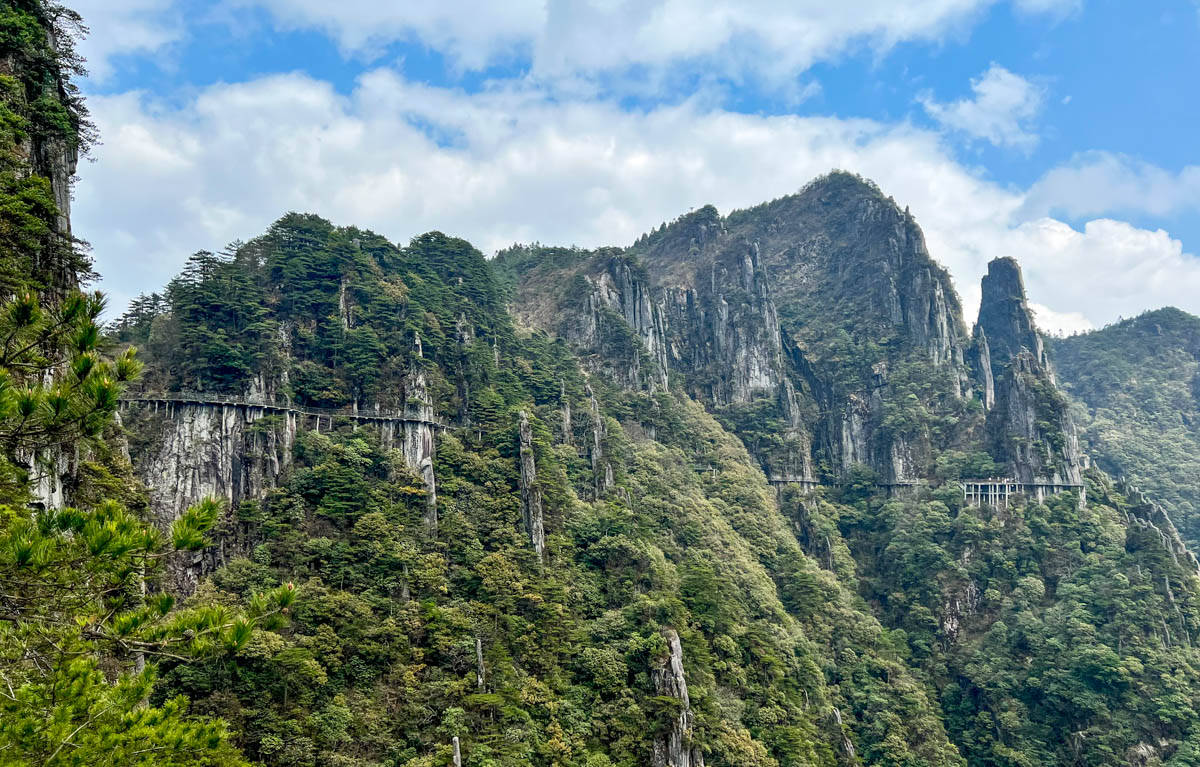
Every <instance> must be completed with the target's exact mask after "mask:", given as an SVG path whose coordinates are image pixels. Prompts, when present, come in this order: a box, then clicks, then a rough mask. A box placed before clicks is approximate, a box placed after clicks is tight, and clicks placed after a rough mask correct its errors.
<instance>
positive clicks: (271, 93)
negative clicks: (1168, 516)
mask: <svg viewBox="0 0 1200 767" xmlns="http://www.w3.org/2000/svg"><path fill="white" fill-rule="evenodd" d="M72 5H73V6H74V7H76V8H77V9H78V10H79V11H80V12H81V13H82V14H84V16H85V18H86V20H87V22H88V24H89V26H90V27H91V35H90V37H89V38H88V40H87V41H86V43H85V44H84V46H83V48H84V53H85V54H86V55H87V56H88V58H89V64H90V68H91V72H92V73H91V76H90V78H89V79H88V81H87V82H85V83H84V84H83V87H84V90H85V92H86V93H87V94H88V95H89V101H90V105H91V109H92V112H93V115H94V118H95V120H96V122H97V123H98V125H99V127H100V130H101V134H102V142H103V144H102V145H101V146H99V147H98V148H97V149H96V150H95V151H94V153H93V157H92V158H91V159H92V162H91V163H85V164H83V165H82V166H81V168H80V180H79V183H78V186H77V189H76V200H75V211H74V222H75V228H76V231H77V233H78V234H79V235H80V236H81V237H83V238H84V239H87V240H89V241H90V242H91V243H92V245H93V248H94V256H95V260H96V263H97V267H98V269H99V270H100V272H101V273H102V275H103V279H102V282H101V285H100V287H101V288H103V289H104V290H105V291H107V292H108V293H109V294H110V296H111V299H112V304H113V306H114V308H115V309H116V310H118V311H119V309H120V308H121V307H123V306H124V304H125V303H126V302H127V301H128V300H129V299H130V298H131V297H133V296H135V295H137V294H138V293H142V292H150V291H153V290H158V289H160V288H161V287H162V286H163V285H164V284H165V283H166V282H167V281H168V280H169V279H170V278H171V277H172V276H173V275H174V274H175V273H176V272H177V271H178V270H179V268H180V266H181V265H182V263H183V262H184V260H185V259H186V258H187V256H188V255H189V254H190V253H192V252H194V251H196V250H200V249H209V250H218V249H220V248H221V247H223V246H224V245H225V244H227V243H229V242H232V241H234V240H238V239H249V238H251V237H253V236H255V235H256V234H259V233H261V232H262V231H263V230H264V229H265V228H266V227H267V226H268V225H269V224H270V223H271V222H272V221H273V220H275V219H276V218H278V217H279V216H280V215H282V214H283V213H285V212H287V211H290V210H298V211H310V212H315V213H320V214H321V215H323V216H325V217H327V218H330V219H332V220H333V221H335V222H336V223H339V224H355V225H358V226H362V227H366V228H371V229H374V230H376V231H378V232H380V233H382V234H384V235H387V236H388V237H390V238H391V239H393V240H395V241H397V242H401V243H403V242H406V241H407V240H408V239H410V238H411V237H413V236H415V235H417V234H420V233H422V232H425V231H428V230H431V229H439V230H442V231H444V232H447V233H451V234H456V235H459V236H463V237H466V238H468V239H470V240H471V241H472V242H474V243H475V244H476V245H477V246H478V247H479V248H480V249H481V250H483V251H484V252H485V253H488V254H490V253H492V252H494V251H495V250H496V249H498V248H500V247H503V246H505V245H508V244H511V243H513V242H529V241H540V242H543V243H554V244H565V245H571V244H574V245H580V246H598V245H622V244H628V243H630V242H632V241H633V240H634V239H635V238H636V237H637V236H638V235H639V234H640V233H642V232H643V231H645V230H647V229H649V228H651V227H653V226H656V225H658V224H659V223H660V222H662V221H666V220H670V219H672V218H674V217H676V216H677V215H679V214H680V213H683V212H686V211H687V210H688V209H690V208H693V207H698V206H700V205H703V204H705V203H712V204H714V205H716V206H717V207H718V208H719V209H721V210H722V211H723V212H728V211H729V210H732V209H736V208H739V207H745V206H749V205H753V204H755V203H758V202H761V201H763V200H768V199H771V198H774V197H778V196H780V195H783V194H787V193H790V192H793V191H796V190H798V189H799V188H800V187H801V186H803V184H804V183H805V182H806V181H808V180H809V179H810V178H812V177H813V176H816V175H818V174H821V173H824V172H826V171H828V170H830V169H832V168H844V169H848V170H853V171H856V172H858V173H861V174H863V175H866V176H868V177H870V178H873V179H875V180H876V181H877V182H878V183H879V184H880V186H881V187H882V188H883V189H884V191H885V192H887V193H888V194H891V195H892V196H894V197H895V199H896V201H897V202H898V203H900V204H901V205H907V206H909V207H910V208H911V209H912V211H913V213H914V215H916V217H917V220H918V221H919V222H920V223H921V225H922V227H923V228H924V230H925V233H926V236H927V239H928V241H929V246H930V250H931V252H932V253H933V255H934V257H935V258H937V259H938V260H939V261H941V262H942V263H943V264H945V265H946V266H947V267H949V268H950V270H951V271H952V273H953V274H954V276H955V278H956V280H957V284H958V289H959V292H960V293H961V295H962V296H963V299H964V301H965V302H966V304H967V306H968V307H969V308H968V312H973V310H974V306H975V305H977V302H978V280H979V277H980V276H981V275H982V273H983V272H984V271H985V265H986V263H987V261H988V260H990V259H991V258H994V257H996V256H1000V255H1006V256H1015V257H1016V258H1018V259H1019V260H1020V261H1021V262H1022V264H1023V265H1024V268H1025V273H1026V283H1027V286H1028V288H1029V292H1030V296H1031V299H1032V300H1033V301H1034V303H1035V304H1036V305H1037V306H1038V311H1039V317H1040V321H1041V323H1042V324H1043V326H1045V327H1047V328H1050V329H1055V330H1060V331H1068V332H1069V331H1074V330H1080V329H1085V328H1088V327H1095V326H1101V325H1104V324H1105V323H1108V322H1112V321H1114V320H1116V319H1117V318H1118V317H1121V316H1125V317H1128V316H1132V315H1135V314H1138V313H1140V312H1141V311H1143V310H1146V309H1151V308H1157V307H1160V306H1164V305H1175V306H1179V307H1181V308H1184V309H1188V310H1190V311H1192V312H1197V313H1200V258H1198V255H1200V157H1198V147H1200V142H1198V141H1197V140H1196V137H1197V135H1200V134H1198V133H1197V127H1196V126H1197V125H1200V99H1198V98H1197V97H1196V96H1197V76H1198V75H1200V5H1198V4H1197V2H1195V0H1139V2H1137V3H1132V2H1125V1H1124V0H1007V1H1001V0H921V2H919V3H917V2H896V0H842V1H841V2H830V0H787V1H786V2H785V1H784V0H776V1H774V2H771V1H768V0H505V2H485V1H483V0H433V1H430V2H426V1H425V0H338V1H336V2H330V0H75V1H74V2H73V3H72Z"/></svg>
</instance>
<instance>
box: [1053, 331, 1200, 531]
mask: <svg viewBox="0 0 1200 767" xmlns="http://www.w3.org/2000/svg"><path fill="white" fill-rule="evenodd" d="M1050 350H1051V352H1052V354H1053V355H1054V358H1055V364H1056V366H1057V369H1058V371H1059V376H1060V379H1061V381H1062V384H1063V388H1064V389H1065V390H1066V391H1067V392H1068V393H1069V394H1070V395H1071V397H1072V398H1074V399H1075V400H1077V401H1078V402H1079V403H1080V405H1081V407H1080V408H1078V409H1077V410H1076V418H1077V419H1078V421H1079V423H1080V425H1081V426H1082V429H1083V436H1084V438H1085V440H1086V442H1087V444H1088V446H1089V449H1090V450H1091V453H1092V457H1093V458H1094V459H1095V460H1096V462H1097V463H1098V464H1099V465H1100V466H1101V467H1102V468H1103V469H1104V470H1105V471H1107V472H1108V473H1109V474H1111V475H1112V476H1125V477H1127V478H1129V480H1130V481H1131V482H1135V483H1137V484H1138V485H1140V486H1141V487H1142V488H1144V489H1145V491H1146V492H1148V493H1149V494H1150V495H1151V496H1152V497H1153V498H1155V499H1156V500H1157V501H1158V502H1160V503H1161V504H1162V505H1163V506H1164V507H1165V508H1166V510H1167V511H1168V512H1169V513H1170V516H1171V517H1172V518H1173V519H1174V520H1175V522H1176V524H1178V525H1179V529H1180V531H1181V532H1182V533H1183V537H1184V539H1185V540H1186V541H1187V543H1188V545H1189V546H1191V547H1193V548H1195V547H1196V546H1197V545H1198V544H1200V318H1198V317H1194V316H1192V315H1190V314H1187V313H1186V312H1182V311H1180V310H1178V309H1173V308H1167V309H1159V310H1158V311H1153V312H1147V313H1145V314H1143V315H1141V316H1139V317H1135V318H1133V319H1130V320H1124V321H1122V322H1118V323H1117V324H1115V325H1110V326H1108V327H1106V328H1103V329H1101V330H1097V331H1093V332H1091V333H1083V334H1080V335H1075V336H1071V337H1069V338H1052V339H1051V340H1050Z"/></svg>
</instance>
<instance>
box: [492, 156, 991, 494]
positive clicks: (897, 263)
mask: <svg viewBox="0 0 1200 767" xmlns="http://www.w3.org/2000/svg"><path fill="white" fill-rule="evenodd" d="M503 260H504V257H503V256H502V257H501V261H503ZM617 264H619V266H616V265H617ZM580 279H582V280H583V281H584V282H585V284H587V285H589V286H592V291H591V292H590V293H589V294H588V297H587V300H586V303H584V302H581V301H580V300H579V297H578V296H576V295H574V294H573V293H572V291H568V290H558V291H554V290H546V286H547V284H551V285H553V284H556V283H557V284H559V285H561V284H564V283H566V282H569V281H570V280H580ZM516 291H517V300H516V301H515V302H514V310H515V311H516V312H517V313H518V315H521V316H523V317H524V318H525V319H526V321H527V322H528V323H529V324H532V325H540V326H542V327H544V328H546V329H547V330H551V331H553V332H557V333H559V334H560V335H562V336H563V337H565V338H568V339H569V340H571V341H572V343H573V344H574V345H575V347H576V348H577V349H578V350H579V351H580V353H581V354H582V355H584V357H585V358H589V357H598V358H601V359H608V360H612V359H613V357H612V355H611V354H605V353H604V349H605V348H606V346H605V343H604V333H603V332H601V329H602V328H603V327H604V323H605V318H606V317H608V318H610V319H612V318H624V320H625V325H626V326H627V327H628V328H629V329H630V330H631V331H632V335H634V336H636V339H631V340H636V341H637V342H638V344H639V345H637V346H636V350H634V351H631V352H630V353H629V354H627V355H626V357H627V358H628V359H630V360H631V363H630V364H629V365H628V366H627V369H626V370H625V371H624V373H623V374H622V375H618V376H617V379H618V380H621V381H623V382H625V383H626V385H634V386H636V385H638V384H639V382H641V381H642V379H644V378H645V374H644V372H643V370H644V368H645V367H646V365H645V364H642V362H641V361H642V360H647V361H649V362H652V363H653V364H654V366H655V367H654V370H655V371H659V370H662V371H664V373H663V375H662V377H659V378H656V379H655V381H656V385H657V386H659V387H660V388H661V387H662V386H663V384H665V383H666V372H665V371H669V375H670V376H672V377H673V379H674V380H676V381H678V383H679V384H680V385H681V386H682V387H683V388H684V390H686V391H688V392H689V393H690V394H692V395H693V396H695V397H697V398H698V399H700V400H701V401H703V402H706V403H708V405H709V407H710V408H711V409H712V410H713V412H714V413H716V414H718V416H719V417H721V418H722V420H723V421H724V422H726V423H728V424H729V425H730V426H731V427H732V428H734V429H735V430H737V431H738V432H739V433H741V434H743V437H744V438H745V439H746V440H747V443H748V444H750V445H751V448H752V450H754V452H755V455H756V456H757V457H758V458H759V460H760V461H761V462H762V463H763V466H764V468H765V470H766V471H767V473H768V474H769V475H770V476H771V477H772V478H774V479H777V480H779V481H801V482H814V481H816V479H817V469H816V467H817V465H818V464H820V465H822V466H823V467H825V468H824V472H825V474H826V478H833V477H837V476H843V475H844V474H845V473H846V472H847V471H848V470H849V468H850V467H851V466H853V465H856V464H866V465H868V466H870V467H872V468H873V469H875V470H876V472H877V473H878V474H879V475H880V477H881V478H882V479H883V480H884V481H885V482H897V481H901V482H902V481H906V480H910V479H914V478H916V477H918V476H920V475H921V474H922V473H923V472H924V471H925V470H926V469H927V464H928V462H929V460H930V456H931V451H932V449H933V447H934V445H933V440H932V437H931V433H930V430H929V428H928V427H927V426H926V425H916V426H914V427H913V428H909V429H907V430H901V429H896V428H893V427H892V425H891V424H889V423H885V420H886V413H885V409H886V406H887V403H888V402H889V401H891V400H893V399H894V398H896V397H898V396H904V395H906V394H907V392H902V393H897V392H895V391H894V390H893V387H892V386H891V383H892V377H891V375H890V371H891V370H892V369H894V368H895V367H896V366H898V365H899V366H903V365H904V364H906V363H914V364H918V365H925V366H931V367H932V369H933V370H935V371H936V375H937V376H938V377H939V378H940V379H941V380H939V381H938V384H937V388H938V392H937V394H936V395H935V396H936V397H937V398H938V399H939V401H940V403H941V404H939V407H942V408H943V409H947V408H948V409H951V410H953V409H956V408H958V407H960V405H956V404H953V402H952V401H953V400H960V399H962V398H963V397H964V396H965V395H966V388H967V384H968V381H969V374H968V370H967V366H966V344H965V341H964V339H965V330H964V329H963V322H962V318H961V309H960V306H959V303H958V298H957V296H956V295H955V293H954V290H953V288H952V287H951V285H950V282H949V278H948V276H947V274H946V273H945V271H944V270H943V269H942V268H941V267H939V266H938V265H937V264H935V263H934V262H933V261H932V259H931V258H930V257H929V254H928V251H927V250H926V248H925V243H924V238H923V237H922V235H921V232H920V229H919V228H918V227H917V226H916V224H915V222H913V220H912V218H911V217H910V216H909V215H908V214H907V213H906V212H902V211H900V210H899V209H898V208H897V207H896V206H895V204H894V203H893V202H892V201H891V200H888V199H886V198H884V197H883V196H882V194H880V193H879V191H878V190H877V189H875V188H874V187H873V186H871V185H870V184H868V183H867V182H864V181H861V180H859V179H857V178H855V177H852V176H849V175H847V174H833V175H831V176H829V177H827V178H825V179H821V180H818V181H817V182H814V183H813V184H811V185H810V186H808V187H806V188H805V189H804V190H803V191H802V192H801V193H800V194H798V195H794V196H792V197H788V198H784V199H782V200H778V201H776V202H773V203H769V204H766V205H763V206H759V207H757V208H752V209H750V210H746V211H739V212H736V213H734V214H731V215H730V216H729V217H727V218H722V217H721V216H720V215H719V214H718V213H717V211H716V210H715V209H714V208H712V207H711V206H707V207H704V208H701V209H700V210H698V211H695V212H693V213H690V214H688V215H686V216H683V217H681V218H680V219H678V220H677V221H675V222H673V223H672V224H670V225H668V226H665V227H663V228H661V229H659V230H657V231H655V232H653V233H651V234H649V235H647V236H645V237H643V238H642V239H640V240H639V241H638V242H637V243H635V244H634V245H633V246H632V247H631V248H629V249H628V250H627V251H626V252H625V254H624V255H623V256H621V257H620V258H619V259H617V258H610V257H607V256H605V257H596V258H593V259H590V260H588V259H584V260H582V261H577V262H575V263H572V264H571V265H570V266H569V267H568V268H567V269H562V268H561V266H560V264H558V263H555V262H554V261H553V260H552V259H550V260H547V261H546V262H545V263H544V264H543V265H541V266H540V267H536V268H534V269H531V270H528V271H527V272H525V273H524V274H523V275H522V276H521V278H520V279H518V280H517V288H516ZM597 307H603V308H604V309H605V310H606V311H608V314H607V315H602V314H601V312H600V311H598V310H597ZM548 318H554V321H553V322H549V323H548V322H547V320H548ZM573 329H575V330H573ZM610 332H611V331H610ZM848 356H852V357H854V358H855V359H853V360H850V359H847V357H848ZM617 359H620V357H618V358H617ZM848 363H849V364H848ZM943 395H944V396H943ZM947 402H950V404H948V405H947V404H946V403H947Z"/></svg>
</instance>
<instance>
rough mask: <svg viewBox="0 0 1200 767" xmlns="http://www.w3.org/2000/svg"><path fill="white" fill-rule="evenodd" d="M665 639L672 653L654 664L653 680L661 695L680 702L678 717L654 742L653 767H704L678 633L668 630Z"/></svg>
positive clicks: (665, 632)
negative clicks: (696, 741)
mask: <svg viewBox="0 0 1200 767" xmlns="http://www.w3.org/2000/svg"><path fill="white" fill-rule="evenodd" d="M663 637H664V638H665V639H666V640H667V648H668V651H669V652H668V654H667V657H665V658H659V659H657V660H656V661H655V663H654V665H653V666H652V667H651V669H650V676H651V677H652V678H653V680H654V689H655V691H656V692H657V693H658V694H659V695H662V696H663V697H667V698H674V699H675V700H677V701H678V702H679V715H678V716H677V717H676V718H675V721H674V722H672V723H671V726H670V728H668V730H667V732H666V733H664V734H662V735H659V736H658V737H657V738H655V740H654V757H653V759H652V761H651V764H652V765H653V767H704V754H703V753H702V752H701V751H700V749H699V748H697V747H696V745H695V744H694V743H693V742H692V723H693V718H692V702H691V700H690V698H689V697H688V686H687V677H686V675H685V674H684V671H683V645H682V644H680V642H679V633H678V632H677V631H675V629H672V628H668V629H665V630H664V631H663Z"/></svg>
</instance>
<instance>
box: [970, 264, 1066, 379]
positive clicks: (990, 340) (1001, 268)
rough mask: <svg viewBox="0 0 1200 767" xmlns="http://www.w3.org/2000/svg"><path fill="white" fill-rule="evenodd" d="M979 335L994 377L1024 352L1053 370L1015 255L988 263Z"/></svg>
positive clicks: (978, 323)
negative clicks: (1034, 318) (1034, 320)
mask: <svg viewBox="0 0 1200 767" xmlns="http://www.w3.org/2000/svg"><path fill="white" fill-rule="evenodd" d="M982 288H983V299H982V301H981V302H980V304H979V321H978V322H977V323H976V328H978V331H979V332H978V336H977V337H981V338H982V341H983V343H984V345H985V348H986V349H988V351H989V355H988V357H989V360H990V361H991V364H992V375H993V377H999V376H1000V374H1001V373H1002V372H1003V371H1004V369H1005V367H1007V365H1008V364H1009V361H1010V360H1012V359H1013V358H1014V357H1016V356H1017V355H1019V354H1020V353H1021V352H1022V351H1025V352H1028V353H1029V354H1030V355H1031V356H1032V358H1033V361H1034V362H1035V363H1036V364H1037V365H1039V366H1041V367H1042V368H1044V369H1046V370H1047V371H1049V364H1048V363H1047V360H1046V351H1045V348H1044V344H1043V342H1042V336H1041V334H1040V333H1038V330H1037V327H1036V326H1035V325H1034V322H1033V312H1032V310H1031V309H1030V308H1029V301H1028V299H1027V298H1026V297H1025V280H1024V279H1023V278H1022V276H1021V267H1020V266H1019V265H1018V264H1017V261H1016V259H1014V258H996V259H993V260H992V261H991V262H990V263H989V264H988V271H987V274H986V275H984V277H983V281H982Z"/></svg>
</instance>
